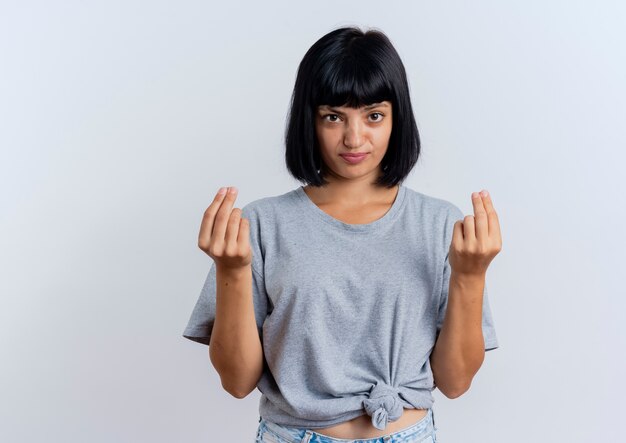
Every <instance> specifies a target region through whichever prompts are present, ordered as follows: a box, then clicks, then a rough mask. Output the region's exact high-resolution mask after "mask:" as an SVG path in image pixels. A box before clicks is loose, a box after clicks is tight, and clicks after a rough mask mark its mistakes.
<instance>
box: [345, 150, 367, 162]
mask: <svg viewBox="0 0 626 443" xmlns="http://www.w3.org/2000/svg"><path fill="white" fill-rule="evenodd" d="M367 154H369V152H361V153H358V154H339V155H340V156H341V158H343V159H344V160H345V161H347V162H348V163H350V164H355V163H359V162H360V161H361V160H363V159H364V158H365V157H367Z"/></svg>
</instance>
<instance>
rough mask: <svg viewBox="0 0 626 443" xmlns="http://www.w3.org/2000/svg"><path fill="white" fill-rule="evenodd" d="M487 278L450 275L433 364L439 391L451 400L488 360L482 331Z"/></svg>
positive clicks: (468, 384)
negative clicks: (484, 292)
mask: <svg viewBox="0 0 626 443" xmlns="http://www.w3.org/2000/svg"><path fill="white" fill-rule="evenodd" d="M484 287H485V278H484V276H473V275H472V276H463V275H459V274H455V273H454V272H453V273H452V274H451V275H450V288H449V291H448V307H447V309H446V314H445V318H444V322H443V326H442V327H441V331H440V333H439V337H438V339H437V342H436V343H435V347H434V349H433V351H432V353H431V355H430V365H431V368H432V371H433V377H434V379H435V384H436V385H437V388H439V390H440V391H441V392H442V393H443V394H444V395H445V396H446V397H448V398H456V397H459V396H460V395H462V394H463V393H464V392H466V391H467V390H468V389H469V387H470V385H471V382H472V379H473V378H474V376H475V375H476V373H477V372H478V370H479V369H480V367H481V365H482V364H483V360H484V358H485V343H484V339H483V332H482V306H483V290H484Z"/></svg>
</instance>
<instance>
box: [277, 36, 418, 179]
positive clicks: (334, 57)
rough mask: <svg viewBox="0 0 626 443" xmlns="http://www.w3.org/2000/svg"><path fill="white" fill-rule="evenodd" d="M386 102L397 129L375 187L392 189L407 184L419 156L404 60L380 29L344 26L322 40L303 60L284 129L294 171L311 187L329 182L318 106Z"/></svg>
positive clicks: (289, 163) (290, 168)
mask: <svg viewBox="0 0 626 443" xmlns="http://www.w3.org/2000/svg"><path fill="white" fill-rule="evenodd" d="M385 100H388V101H390V102H391V103H392V110H393V112H392V129H391V135H390V138H389V145H388V147H387V152H386V153H385V156H384V157H383V159H382V161H381V167H382V171H383V173H382V174H381V175H380V176H379V178H378V179H377V181H376V184H377V185H382V186H386V187H389V188H391V187H393V186H395V185H396V184H398V183H401V182H402V181H404V179H405V178H406V176H407V175H408V174H409V173H410V172H411V169H413V166H415V164H416V163H417V160H418V158H419V154H420V138H419V133H418V131H417V124H416V123H415V117H414V116H413V109H412V107H411V99H410V95H409V85H408V82H407V77H406V72H405V69H404V65H403V64H402V61H401V60H400V56H399V55H398V53H397V52H396V50H395V48H394V47H393V45H392V44H391V42H390V41H389V38H387V36H386V35H385V34H384V33H383V32H382V31H379V30H376V29H371V30H368V31H366V32H363V31H361V30H360V29H359V28H356V27H344V28H339V29H335V30H334V31H331V32H329V33H328V34H326V35H325V36H323V37H322V38H320V39H319V40H318V41H317V42H315V43H314V44H313V46H311V48H309V50H308V51H307V52H306V54H305V55H304V58H303V59H302V61H301V62H300V66H299V67H298V74H297V77H296V82H295V86H294V90H293V93H292V96H291V106H290V110H289V114H288V117H287V122H288V123H287V128H286V131H285V147H286V152H285V161H286V163H287V169H288V171H289V173H290V174H291V175H292V176H293V177H295V178H296V179H297V180H299V181H304V182H305V183H307V184H311V185H312V186H322V185H326V184H328V183H329V182H328V181H327V180H325V179H324V178H323V175H324V173H325V166H326V165H324V164H323V162H322V159H321V154H320V150H319V142H318V140H317V135H316V133H315V115H316V111H317V107H318V106H320V105H329V106H344V105H345V106H349V107H352V108H358V107H360V106H366V105H370V104H373V103H378V102H381V101H385Z"/></svg>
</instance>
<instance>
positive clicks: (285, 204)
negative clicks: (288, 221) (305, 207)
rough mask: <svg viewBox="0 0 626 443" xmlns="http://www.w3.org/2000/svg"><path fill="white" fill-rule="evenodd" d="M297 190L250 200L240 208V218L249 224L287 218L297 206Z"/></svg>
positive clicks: (272, 221) (266, 222)
mask: <svg viewBox="0 0 626 443" xmlns="http://www.w3.org/2000/svg"><path fill="white" fill-rule="evenodd" d="M296 192H297V189H293V190H290V191H287V192H284V193H282V194H278V195H272V196H268V197H261V198H258V199H256V200H252V201H250V202H249V203H247V204H246V205H244V206H243V207H242V208H241V212H242V217H245V218H247V219H249V221H250V223H259V224H261V223H264V224H269V223H274V222H277V221H279V219H280V218H285V217H289V216H290V214H293V213H294V211H290V209H292V208H294V207H295V206H296V204H297V199H298V196H297V193H296Z"/></svg>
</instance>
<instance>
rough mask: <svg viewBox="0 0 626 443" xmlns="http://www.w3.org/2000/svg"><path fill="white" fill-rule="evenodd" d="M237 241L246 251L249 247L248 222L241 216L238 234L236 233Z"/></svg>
mask: <svg viewBox="0 0 626 443" xmlns="http://www.w3.org/2000/svg"><path fill="white" fill-rule="evenodd" d="M237 243H238V244H239V247H240V248H241V249H242V250H244V251H247V250H248V248H249V247H250V222H249V221H248V219H247V218H244V217H241V222H240V223H239V234H238V235H237Z"/></svg>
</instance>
